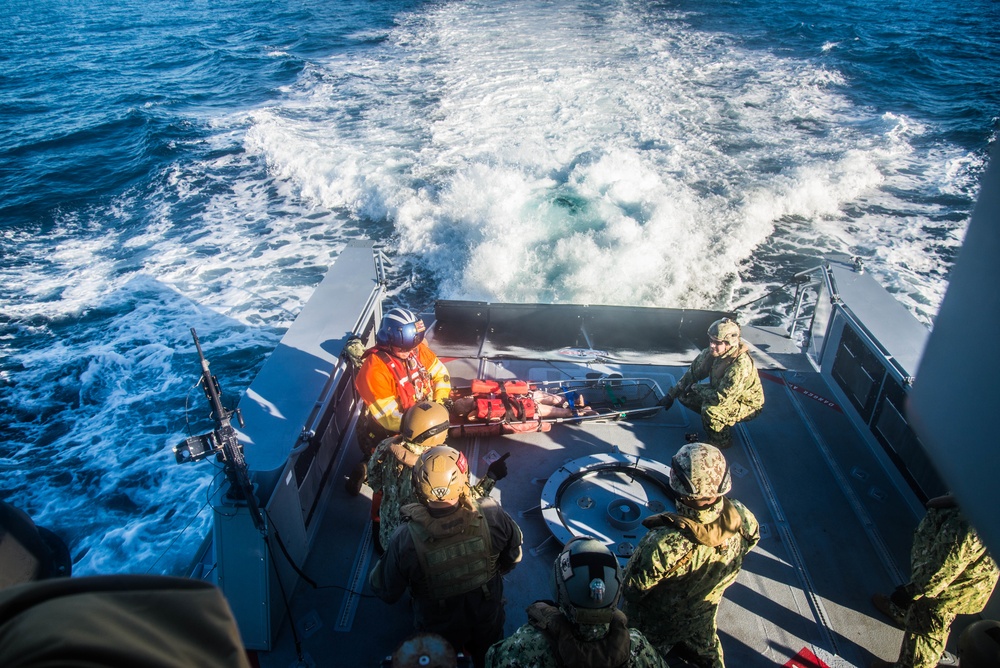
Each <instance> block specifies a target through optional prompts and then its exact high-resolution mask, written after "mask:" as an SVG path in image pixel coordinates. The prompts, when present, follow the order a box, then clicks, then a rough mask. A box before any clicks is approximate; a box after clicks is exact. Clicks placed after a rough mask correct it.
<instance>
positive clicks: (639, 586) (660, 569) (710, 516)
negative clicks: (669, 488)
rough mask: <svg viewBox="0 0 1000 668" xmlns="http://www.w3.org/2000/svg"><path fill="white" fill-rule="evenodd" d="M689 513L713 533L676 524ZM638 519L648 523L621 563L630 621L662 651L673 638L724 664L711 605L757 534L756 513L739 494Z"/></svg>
mask: <svg viewBox="0 0 1000 668" xmlns="http://www.w3.org/2000/svg"><path fill="white" fill-rule="evenodd" d="M657 518H663V519H662V520H660V521H661V522H662V523H659V522H657V521H650V520H655V519H657ZM676 518H680V521H677V519H676ZM689 520H693V523H695V524H697V525H701V528H699V527H697V526H695V527H694V529H697V530H698V531H699V532H701V531H704V530H709V529H714V530H715V531H714V538H713V537H709V538H706V536H705V535H698V534H695V533H693V532H692V529H691V528H686V527H684V526H679V525H681V524H682V523H684V522H687V521H689ZM647 523H648V524H647ZM644 524H647V526H648V525H652V526H653V527H654V528H652V529H651V530H650V531H649V533H647V534H646V535H645V536H643V538H642V540H641V541H640V542H639V546H638V547H637V548H636V551H635V553H634V554H633V555H632V558H631V559H629V562H628V564H627V565H626V566H625V590H624V599H625V606H624V610H625V613H626V614H628V616H629V624H630V625H631V626H635V627H636V628H638V629H639V630H641V631H642V632H643V634H645V636H646V637H647V638H648V639H649V641H650V642H651V643H652V644H653V645H654V646H655V647H656V649H658V650H659V651H660V653H661V654H663V656H666V655H667V653H668V652H670V650H671V649H672V648H673V647H674V646H678V649H680V650H682V651H687V652H688V653H693V654H694V655H696V656H697V658H696V659H694V661H696V662H697V664H698V665H701V666H706V667H707V666H712V667H713V668H723V667H724V665H725V664H724V663H723V660H722V645H721V643H720V642H719V636H718V633H717V628H716V621H715V617H716V612H717V610H718V607H719V602H720V601H721V600H722V595H723V592H724V591H725V590H726V588H727V587H728V586H729V585H731V584H732V583H733V582H734V581H735V580H736V576H737V575H738V574H739V571H740V568H741V567H742V565H743V556H744V555H745V554H746V553H747V552H749V551H750V550H751V549H753V547H754V546H755V545H756V544H757V542H758V541H759V540H760V528H759V526H758V524H757V519H756V518H755V517H754V516H753V514H752V513H751V512H750V511H749V510H748V509H747V508H746V507H745V506H744V505H743V504H741V503H740V502H739V501H730V500H729V499H726V498H725V497H719V499H718V500H717V501H716V502H715V503H713V504H712V505H710V506H707V507H705V508H701V509H695V508H691V507H689V506H687V505H685V504H683V503H679V504H677V513H676V515H674V514H672V513H663V514H661V515H655V516H653V518H648V519H647V520H646V522H644ZM720 529H721V530H720ZM702 541H707V542H709V543H716V544H717V547H712V546H710V545H709V544H704V542H702Z"/></svg>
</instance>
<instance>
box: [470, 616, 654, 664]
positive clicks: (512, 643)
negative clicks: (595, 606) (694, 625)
mask: <svg viewBox="0 0 1000 668" xmlns="http://www.w3.org/2000/svg"><path fill="white" fill-rule="evenodd" d="M608 626H609V625H608V624H596V625H581V626H577V627H576V632H577V635H578V637H579V640H580V644H586V643H588V642H593V641H595V640H600V639H601V638H603V637H604V635H605V634H606V633H607V632H608ZM629 637H630V639H631V641H632V642H631V649H630V651H629V662H628V664H626V665H627V666H628V667H629V668H666V665H667V664H666V663H665V662H664V660H663V657H661V656H660V653H659V652H657V651H656V649H655V648H654V647H653V646H652V645H650V644H649V641H648V640H646V638H645V636H643V635H642V632H640V631H639V630H637V629H629ZM560 666H562V664H560V663H558V662H557V661H556V658H555V655H554V654H553V651H552V645H551V644H550V643H549V640H548V638H546V637H545V634H544V633H542V631H540V630H539V629H537V628H535V627H534V626H532V625H531V624H530V623H529V624H525V625H524V626H522V627H521V628H519V629H517V630H516V631H514V633H513V634H511V635H510V636H509V637H508V638H506V639H505V640H502V641H500V642H498V643H497V644H495V645H493V646H492V647H490V649H489V652H487V654H486V667H487V668H560ZM609 668H610V667H609Z"/></svg>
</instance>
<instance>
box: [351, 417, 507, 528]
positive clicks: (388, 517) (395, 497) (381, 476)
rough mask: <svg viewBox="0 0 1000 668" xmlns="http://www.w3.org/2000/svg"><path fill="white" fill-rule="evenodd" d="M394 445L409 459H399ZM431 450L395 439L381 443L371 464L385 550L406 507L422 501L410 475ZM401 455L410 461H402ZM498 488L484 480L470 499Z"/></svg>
mask: <svg viewBox="0 0 1000 668" xmlns="http://www.w3.org/2000/svg"><path fill="white" fill-rule="evenodd" d="M394 444H398V446H399V447H397V448H396V450H397V451H400V450H405V452H407V453H410V455H404V454H403V453H402V452H400V455H397V454H396V453H395V452H393V448H392V446H393V445H394ZM429 449H430V446H424V445H420V444H417V443H411V442H410V441H407V440H405V439H404V438H403V437H401V436H392V437H390V438H387V439H384V440H383V441H382V442H381V443H379V444H378V446H377V447H376V448H375V451H374V452H373V453H372V456H371V459H369V460H368V485H369V486H370V487H371V488H372V493H373V494H378V493H379V492H382V500H381V504H380V505H379V508H378V517H379V522H378V524H379V544H381V545H382V546H385V545H388V544H389V539H390V538H391V537H392V533H393V532H394V531H395V530H396V528H397V527H398V526H399V525H401V524H402V523H403V518H402V514H401V509H402V508H403V506H405V505H406V504H408V503H419V501H420V499H419V498H418V497H417V493H416V491H415V490H414V489H413V481H412V478H411V476H410V471H411V470H412V468H413V463H414V462H416V460H417V458H418V457H419V456H420V455H421V454H422V453H423V452H426V451H427V450H429ZM401 455H402V456H404V457H405V459H406V460H407V461H402V460H401V459H400V456H401ZM411 455H412V456H411ZM407 462H409V463H407ZM495 485H496V481H494V480H493V479H492V478H488V477H484V478H483V479H482V480H480V481H479V482H478V483H476V484H475V485H474V486H473V487H472V488H471V489H472V491H471V496H472V497H473V498H482V497H486V496H489V495H490V492H491V491H493V487H494V486H495Z"/></svg>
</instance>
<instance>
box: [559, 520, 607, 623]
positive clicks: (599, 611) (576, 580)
mask: <svg viewBox="0 0 1000 668" xmlns="http://www.w3.org/2000/svg"><path fill="white" fill-rule="evenodd" d="M552 579H553V585H554V589H555V595H556V601H557V602H558V604H559V608H560V609H561V610H562V611H563V614H565V615H566V616H567V617H568V618H569V619H570V620H571V621H573V622H576V623H577V624H608V623H610V622H611V616H612V615H613V614H614V611H615V610H616V609H617V608H618V598H619V597H620V596H621V591H622V571H621V567H620V566H619V565H618V559H617V558H616V557H615V555H613V554H611V550H609V549H608V548H607V546H606V545H604V543H602V542H600V541H598V540H596V539H595V538H593V537H592V536H579V537H577V538H574V539H573V540H571V541H569V542H568V543H566V545H565V546H564V547H563V549H562V552H560V553H559V556H558V557H556V560H555V563H554V564H553V566H552Z"/></svg>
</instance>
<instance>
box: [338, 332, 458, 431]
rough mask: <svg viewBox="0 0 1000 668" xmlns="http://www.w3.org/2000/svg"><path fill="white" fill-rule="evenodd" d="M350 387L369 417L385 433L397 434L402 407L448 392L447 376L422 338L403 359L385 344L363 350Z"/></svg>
mask: <svg viewBox="0 0 1000 668" xmlns="http://www.w3.org/2000/svg"><path fill="white" fill-rule="evenodd" d="M354 387H355V388H356V389H357V390H358V394H359V395H361V399H362V401H364V402H365V406H367V407H368V415H369V416H370V417H371V419H373V420H374V421H375V422H377V423H378V424H379V426H381V427H382V428H383V429H385V430H386V431H387V432H388V433H389V434H398V433H399V426H400V423H401V422H402V420H403V413H405V412H406V409H408V408H410V407H411V406H414V405H416V404H418V403H420V402H421V401H425V400H426V401H443V400H445V399H447V398H448V397H449V396H450V395H451V376H450V375H449V374H448V369H447V367H445V365H444V364H443V363H442V362H441V360H439V359H438V357H437V355H435V354H434V352H433V351H432V350H431V349H430V348H429V347H428V346H427V344H426V343H424V342H421V343H420V345H418V346H417V349H416V351H414V353H413V354H412V355H410V357H409V358H407V359H405V360H404V359H402V358H399V357H396V356H395V355H393V354H392V352H391V351H390V350H389V349H387V348H381V347H375V348H372V349H371V350H369V351H368V352H366V353H365V358H364V362H363V363H362V364H361V368H360V369H359V370H358V375H357V376H356V377H355V379H354Z"/></svg>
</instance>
